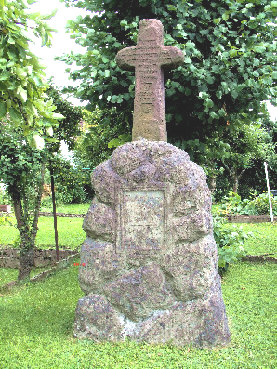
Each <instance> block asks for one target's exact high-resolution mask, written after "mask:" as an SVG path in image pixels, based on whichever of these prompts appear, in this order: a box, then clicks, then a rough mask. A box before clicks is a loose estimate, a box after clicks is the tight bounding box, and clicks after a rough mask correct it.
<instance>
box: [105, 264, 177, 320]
mask: <svg viewBox="0 0 277 369" xmlns="http://www.w3.org/2000/svg"><path fill="white" fill-rule="evenodd" d="M150 291H151V292H150ZM104 293H105V295H106V296H107V298H108V300H109V301H110V302H111V303H112V304H113V305H114V306H116V307H117V309H118V310H119V311H120V312H122V313H123V314H124V316H125V317H127V318H128V319H130V320H132V321H134V322H137V321H139V320H141V318H147V317H148V316H149V315H150V314H151V312H152V311H153V310H156V309H165V308H169V307H170V306H171V305H172V304H173V303H174V301H175V300H174V296H173V294H171V292H170V290H168V289H167V287H166V281H165V276H164V274H163V273H162V271H161V270H160V268H159V267H158V266H157V265H146V266H143V267H141V268H138V269H135V270H132V271H131V272H129V273H125V274H124V275H123V276H121V277H120V278H117V279H115V280H113V282H111V283H108V284H107V285H106V286H105V287H104Z"/></svg>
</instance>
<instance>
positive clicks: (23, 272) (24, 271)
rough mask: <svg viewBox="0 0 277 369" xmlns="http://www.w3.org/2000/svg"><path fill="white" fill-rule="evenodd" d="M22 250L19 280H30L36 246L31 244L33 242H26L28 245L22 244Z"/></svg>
mask: <svg viewBox="0 0 277 369" xmlns="http://www.w3.org/2000/svg"><path fill="white" fill-rule="evenodd" d="M24 246H25V247H24ZM20 248H21V249H20V260H19V274H18V280H19V281H23V280H29V279H30V274H31V271H32V268H33V266H34V244H32V243H31V240H26V244H25V245H22V243H21V244H20Z"/></svg>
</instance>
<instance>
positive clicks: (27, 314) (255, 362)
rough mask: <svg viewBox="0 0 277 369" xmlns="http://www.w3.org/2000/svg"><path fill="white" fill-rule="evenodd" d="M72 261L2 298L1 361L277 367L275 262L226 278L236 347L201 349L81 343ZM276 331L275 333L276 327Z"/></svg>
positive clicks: (17, 364)
mask: <svg viewBox="0 0 277 369" xmlns="http://www.w3.org/2000/svg"><path fill="white" fill-rule="evenodd" d="M77 274H78V268H77V267H74V266H73V265H72V266H71V267H69V268H68V269H66V270H63V271H59V272H58V273H57V274H56V275H55V276H52V277H50V278H49V279H47V280H45V281H43V282H37V283H33V284H29V285H27V286H21V287H17V288H16V289H14V290H13V291H12V292H10V293H9V294H6V295H4V296H2V297H0V314H1V315H0V316H1V325H0V367H1V368H7V369H9V368H10V369H15V368H40V369H43V368H47V369H48V368H67V369H70V368H72V369H73V368H74V369H75V368H113V369H116V368H118V369H124V368H126V369H127V368H143V369H144V368H146V369H148V368H153V369H156V368H172V369H173V368H196V369H199V368H211V369H212V368H216V369H217V368H224V369H227V368H243V369H246V368H275V367H276V366H277V360H276V356H275V348H276V346H275V345H276V335H275V336H274V327H276V323H277V322H276V314H275V312H276V311H275V309H276V306H274V305H275V303H274V301H275V298H276V283H275V282H276V268H275V267H274V265H273V264H250V263H237V264H235V265H234V266H232V267H231V268H230V269H229V271H228V273H227V274H226V275H225V277H224V279H223V283H222V289H223V295H224V300H225V304H226V309H227V314H228V317H229V322H230V327H231V331H232V342H231V345H230V346H229V347H227V348H224V349H214V350H199V349H195V348H189V347H183V348H176V347H173V346H170V345H149V344H144V343H142V344H137V343H135V342H125V343H120V344H112V343H107V342H105V343H94V342H92V341H79V340H77V339H74V338H73V337H72V324H73V320H74V310H75V306H76V303H77V300H78V299H79V298H80V297H81V296H82V295H83V293H82V291H81V290H80V288H79V284H78V279H77ZM275 333H276V332H275Z"/></svg>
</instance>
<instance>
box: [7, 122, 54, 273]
mask: <svg viewBox="0 0 277 369" xmlns="http://www.w3.org/2000/svg"><path fill="white" fill-rule="evenodd" d="M0 152H1V155H0V178H1V179H2V180H3V181H4V183H5V184H6V185H7V187H6V190H7V193H8V194H9V196H10V198H11V200H12V203H13V207H14V213H15V217H16V221H17V228H18V230H19V235H20V267H19V276H18V279H19V280H23V279H26V278H29V276H30V272H31V269H32V266H33V257H34V246H35V238H36V234H37V230H38V227H37V225H38V213H39V209H40V202H41V195H42V191H43V183H44V174H45V163H46V160H47V156H46V152H45V150H37V149H34V148H33V147H31V146H30V144H29V143H28V141H26V139H25V136H24V135H23V132H22V128H20V127H17V128H14V126H13V124H12V123H11V122H9V121H7V122H5V123H2V124H1V125H0Z"/></svg>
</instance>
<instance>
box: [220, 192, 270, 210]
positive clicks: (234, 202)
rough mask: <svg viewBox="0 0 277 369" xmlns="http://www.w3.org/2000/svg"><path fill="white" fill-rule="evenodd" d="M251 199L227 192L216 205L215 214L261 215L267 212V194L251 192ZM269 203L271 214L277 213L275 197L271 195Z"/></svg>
mask: <svg viewBox="0 0 277 369" xmlns="http://www.w3.org/2000/svg"><path fill="white" fill-rule="evenodd" d="M253 196H254V198H253V199H252V200H248V199H244V200H242V199H241V197H240V196H239V195H238V194H237V193H234V192H229V195H228V196H224V198H223V201H222V202H221V203H220V204H218V205H217V206H216V212H217V215H225V216H227V215H235V214H241V215H263V214H269V200H268V194H267V193H262V194H260V195H258V196H257V195H256V194H253ZM271 204H272V208H273V214H274V215H277V199H276V198H274V197H273V196H272V195H271Z"/></svg>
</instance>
